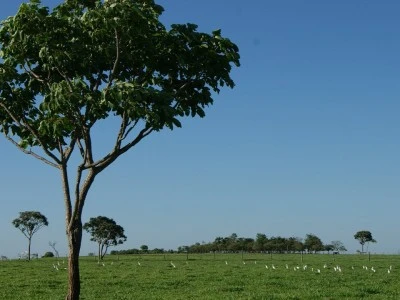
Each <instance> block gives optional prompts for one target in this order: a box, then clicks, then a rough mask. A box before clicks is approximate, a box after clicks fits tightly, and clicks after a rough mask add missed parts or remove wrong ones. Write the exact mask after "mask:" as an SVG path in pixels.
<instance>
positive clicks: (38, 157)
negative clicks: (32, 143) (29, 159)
mask: <svg viewBox="0 0 400 300" xmlns="http://www.w3.org/2000/svg"><path fill="white" fill-rule="evenodd" d="M3 135H4V136H5V138H6V139H7V140H9V141H10V142H11V143H12V144H13V145H14V146H16V147H17V148H18V149H19V150H21V151H22V152H24V153H25V154H28V155H32V156H33V157H35V158H37V159H39V160H41V161H42V162H44V163H46V164H48V165H50V166H52V167H54V168H57V169H60V166H59V165H58V164H55V163H53V162H51V161H49V160H47V159H46V158H44V157H43V156H40V155H39V154H37V153H35V152H33V151H32V150H26V149H25V148H23V147H21V146H20V145H19V144H18V143H17V142H16V141H14V140H13V139H12V138H11V137H9V136H8V135H6V134H5V132H3Z"/></svg>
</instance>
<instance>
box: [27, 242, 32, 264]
mask: <svg viewBox="0 0 400 300" xmlns="http://www.w3.org/2000/svg"><path fill="white" fill-rule="evenodd" d="M31 241H32V240H31V238H28V260H31Z"/></svg>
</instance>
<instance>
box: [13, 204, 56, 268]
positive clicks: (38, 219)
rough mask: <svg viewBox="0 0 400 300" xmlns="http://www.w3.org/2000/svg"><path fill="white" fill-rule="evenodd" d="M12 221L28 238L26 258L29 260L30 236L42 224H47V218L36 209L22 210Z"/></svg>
mask: <svg viewBox="0 0 400 300" xmlns="http://www.w3.org/2000/svg"><path fill="white" fill-rule="evenodd" d="M12 223H13V225H14V226H15V227H16V228H18V229H19V230H21V232H22V233H23V234H24V236H26V238H27V239H28V260H31V243H32V236H33V235H34V234H35V233H36V232H38V230H39V229H41V228H42V227H43V226H48V225H49V222H48V221H47V218H46V217H45V216H44V215H42V214H41V213H40V212H38V211H23V212H20V213H19V217H18V218H16V219H14V220H13V221H12Z"/></svg>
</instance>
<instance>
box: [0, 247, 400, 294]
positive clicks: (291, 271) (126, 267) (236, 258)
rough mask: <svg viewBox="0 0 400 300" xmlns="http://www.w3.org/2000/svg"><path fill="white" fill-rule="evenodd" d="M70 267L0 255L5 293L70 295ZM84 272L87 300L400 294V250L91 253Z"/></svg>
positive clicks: (1, 291) (83, 262)
mask: <svg viewBox="0 0 400 300" xmlns="http://www.w3.org/2000/svg"><path fill="white" fill-rule="evenodd" d="M171 262H172V263H171ZM58 263H59V264H58ZM54 265H55V266H56V267H57V268H58V269H59V270H56V269H55V268H54ZM173 265H174V266H175V267H174V266H173ZM286 265H287V266H286ZM266 266H267V267H268V268H267V267H266ZM305 266H306V267H305ZM390 266H392V267H391V270H390ZM65 267H66V261H65V263H63V259H62V258H61V259H59V260H58V261H57V259H55V258H47V259H38V260H34V261H31V262H26V261H18V260H14V261H1V262H0V286H1V289H0V299H4V300H5V299H32V300H34V299H46V300H47V299H64V295H65V292H66V282H67V273H66V270H65V269H64V268H65ZM339 268H340V270H339ZM353 268H354V269H353ZM366 268H368V269H366ZM371 268H372V269H371ZM318 270H319V271H318ZM374 270H375V271H374ZM389 271H390V273H389ZM81 278H82V292H81V299H86V300H89V299H129V300H131V299H400V256H389V255H371V261H369V260H368V255H335V256H333V255H324V254H315V255H304V256H303V262H301V256H300V255H289V254H287V255H286V254H282V255H277V254H276V255H275V254H274V255H272V256H271V255H269V254H245V255H244V257H243V260H242V256H241V255H240V254H235V255H231V254H217V255H216V256H215V258H214V255H213V254H204V255H189V259H188V260H187V259H186V255H178V254H166V255H165V256H164V255H142V256H139V255H132V256H120V257H119V260H118V258H117V257H116V256H107V257H106V259H105V261H104V266H103V264H102V263H101V264H97V262H96V261H95V260H94V258H93V257H91V258H90V257H85V258H82V259H81Z"/></svg>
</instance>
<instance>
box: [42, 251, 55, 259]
mask: <svg viewBox="0 0 400 300" xmlns="http://www.w3.org/2000/svg"><path fill="white" fill-rule="evenodd" d="M42 257H43V258H46V257H54V253H53V252H51V251H47V252H46V253H45V254H43V256H42Z"/></svg>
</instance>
